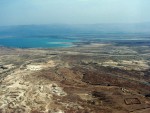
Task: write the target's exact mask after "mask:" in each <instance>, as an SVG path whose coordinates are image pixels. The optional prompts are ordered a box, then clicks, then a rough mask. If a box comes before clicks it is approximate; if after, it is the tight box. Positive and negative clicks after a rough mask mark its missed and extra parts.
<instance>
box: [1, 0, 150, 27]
mask: <svg viewBox="0 0 150 113" xmlns="http://www.w3.org/2000/svg"><path fill="white" fill-rule="evenodd" d="M149 6H150V0H0V26H1V25H29V24H38V25H39V24H100V23H143V22H150V7H149Z"/></svg>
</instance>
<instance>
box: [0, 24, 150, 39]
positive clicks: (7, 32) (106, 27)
mask: <svg viewBox="0 0 150 113" xmlns="http://www.w3.org/2000/svg"><path fill="white" fill-rule="evenodd" d="M102 33H105V34H106V33H108V34H109V33H110V34H111V33H112V34H116V33H117V34H127V33H139V34H140V33H146V34H149V33H150V23H141V24H91V25H65V24H64V25H63V24H60V25H18V26H0V37H2V36H6V37H9V36H10V37H11V36H43V35H44V36H46V35H74V34H76V35H78V34H102Z"/></svg>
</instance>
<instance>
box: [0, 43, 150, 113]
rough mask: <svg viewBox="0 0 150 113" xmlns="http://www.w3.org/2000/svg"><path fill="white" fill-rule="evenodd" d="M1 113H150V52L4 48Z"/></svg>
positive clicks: (98, 47)
mask: <svg viewBox="0 0 150 113" xmlns="http://www.w3.org/2000/svg"><path fill="white" fill-rule="evenodd" d="M0 113H150V47H149V46H130V47H127V46H116V45H112V44H91V45H88V46H83V47H72V48H63V49H18V48H6V47H0Z"/></svg>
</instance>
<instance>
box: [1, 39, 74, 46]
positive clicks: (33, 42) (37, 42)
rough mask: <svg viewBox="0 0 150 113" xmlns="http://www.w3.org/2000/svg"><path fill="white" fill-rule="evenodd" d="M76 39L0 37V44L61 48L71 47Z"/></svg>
mask: <svg viewBox="0 0 150 113" xmlns="http://www.w3.org/2000/svg"><path fill="white" fill-rule="evenodd" d="M75 41H76V40H73V39H65V38H53V37H52V38H51V37H39V38H35V37H33V38H32V37H30V38H26V37H23V38H20V37H11V38H8V37H7V38H6V37H5V38H0V46H4V47H15V48H62V47H72V46H73V44H72V43H73V42H75Z"/></svg>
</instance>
